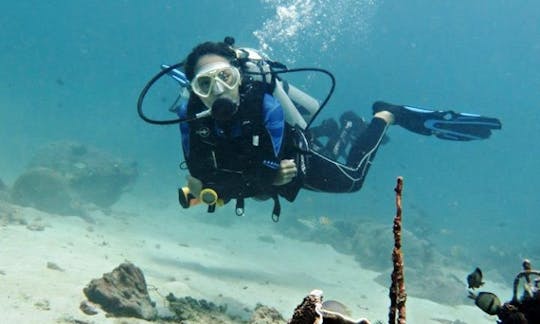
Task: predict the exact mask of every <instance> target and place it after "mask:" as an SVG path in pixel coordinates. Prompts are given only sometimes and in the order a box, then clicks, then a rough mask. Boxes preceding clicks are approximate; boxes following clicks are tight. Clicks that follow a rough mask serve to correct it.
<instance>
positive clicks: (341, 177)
mask: <svg viewBox="0 0 540 324" xmlns="http://www.w3.org/2000/svg"><path fill="white" fill-rule="evenodd" d="M392 122H393V116H392V114H390V113H388V112H379V113H376V114H375V116H374V118H373V120H372V121H371V123H370V124H369V125H368V126H367V128H366V129H365V131H363V132H361V133H360V134H359V135H358V137H356V138H355V142H354V143H353V144H352V146H351V150H350V152H349V156H348V158H347V165H343V164H341V163H339V162H337V161H335V160H334V159H331V158H329V157H327V156H325V155H323V154H320V153H319V152H316V151H313V150H311V154H310V155H309V157H308V160H309V161H308V163H309V168H308V172H306V175H305V176H304V188H306V189H309V190H314V191H323V192H336V193H339V192H354V191H358V190H360V188H361V187H362V184H363V182H364V179H365V176H366V174H367V171H368V169H369V166H370V165H371V161H372V160H373V158H374V157H375V152H376V151H377V148H378V147H379V145H380V144H381V143H382V141H383V139H384V135H385V132H386V129H387V127H388V125H389V124H391V123H392ZM355 127H356V126H355Z"/></svg>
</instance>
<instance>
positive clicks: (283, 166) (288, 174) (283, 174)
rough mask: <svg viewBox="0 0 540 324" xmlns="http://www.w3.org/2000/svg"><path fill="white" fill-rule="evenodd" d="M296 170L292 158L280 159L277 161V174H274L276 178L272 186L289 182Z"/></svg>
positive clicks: (294, 175)
mask: <svg viewBox="0 0 540 324" xmlns="http://www.w3.org/2000/svg"><path fill="white" fill-rule="evenodd" d="M297 172H298V170H297V169H296V163H294V160H281V162H280V163H279V171H278V174H277V175H276V178H275V179H274V182H272V184H273V185H274V186H282V185H284V184H287V183H289V182H291V181H292V179H293V178H294V177H296V173H297Z"/></svg>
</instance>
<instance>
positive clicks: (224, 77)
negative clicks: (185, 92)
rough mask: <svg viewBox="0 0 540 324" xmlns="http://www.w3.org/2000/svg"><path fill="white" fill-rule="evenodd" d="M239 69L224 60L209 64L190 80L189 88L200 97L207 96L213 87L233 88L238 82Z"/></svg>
mask: <svg viewBox="0 0 540 324" xmlns="http://www.w3.org/2000/svg"><path fill="white" fill-rule="evenodd" d="M240 79H241V78H240V71H238V69H237V68H236V67H234V66H231V65H229V64H228V63H225V62H217V63H214V64H209V65H208V66H206V67H204V69H202V70H201V71H199V72H197V75H195V77H194V78H193V80H192V81H191V89H192V90H193V92H195V94H196V95H198V96H199V97H201V98H208V97H209V96H210V95H211V94H212V92H213V91H214V88H216V89H217V90H220V91H221V92H223V91H224V89H228V90H234V89H235V88H236V87H238V85H239V84H240Z"/></svg>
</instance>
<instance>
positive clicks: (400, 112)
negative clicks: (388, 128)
mask: <svg viewBox="0 0 540 324" xmlns="http://www.w3.org/2000/svg"><path fill="white" fill-rule="evenodd" d="M379 111H389V112H391V113H392V114H393V115H394V117H395V124H396V125H399V126H401V127H403V128H406V129H408V130H410V131H411V132H415V133H418V134H422V135H435V136H436V137H438V138H440V139H445V140H452V141H471V140H480V139H486V138H489V136H490V135H491V131H492V130H494V129H501V127H502V124H501V122H500V120H498V119H497V118H492V117H484V116H480V115H476V114H468V113H456V112H454V111H452V110H447V111H433V110H427V109H423V108H416V107H410V106H399V105H393V104H389V103H386V102H382V101H377V102H375V103H374V104H373V113H376V112H379Z"/></svg>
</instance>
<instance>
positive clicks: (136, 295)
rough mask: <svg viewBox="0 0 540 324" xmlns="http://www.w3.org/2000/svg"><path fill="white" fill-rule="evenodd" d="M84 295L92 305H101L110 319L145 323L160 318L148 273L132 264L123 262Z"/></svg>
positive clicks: (96, 281) (97, 281)
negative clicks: (112, 317)
mask: <svg viewBox="0 0 540 324" xmlns="http://www.w3.org/2000/svg"><path fill="white" fill-rule="evenodd" d="M83 292H84V294H85V295H86V297H87V298H88V300H89V301H90V302H92V303H94V304H98V305H100V306H101V308H102V309H103V310H104V311H105V312H107V314H108V315H110V316H116V317H136V318H142V319H145V320H154V319H155V318H156V317H157V310H156V308H155V304H154V302H152V301H151V300H150V296H149V295H148V289H147V287H146V280H145V279H144V274H143V273H142V271H141V269H139V268H138V267H136V266H135V265H133V264H132V263H122V264H121V265H120V266H118V267H117V268H115V269H114V270H113V271H112V272H110V273H105V274H104V275H103V277H102V278H100V279H93V280H92V281H91V282H90V283H89V284H88V286H86V287H85V288H84V289H83Z"/></svg>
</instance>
